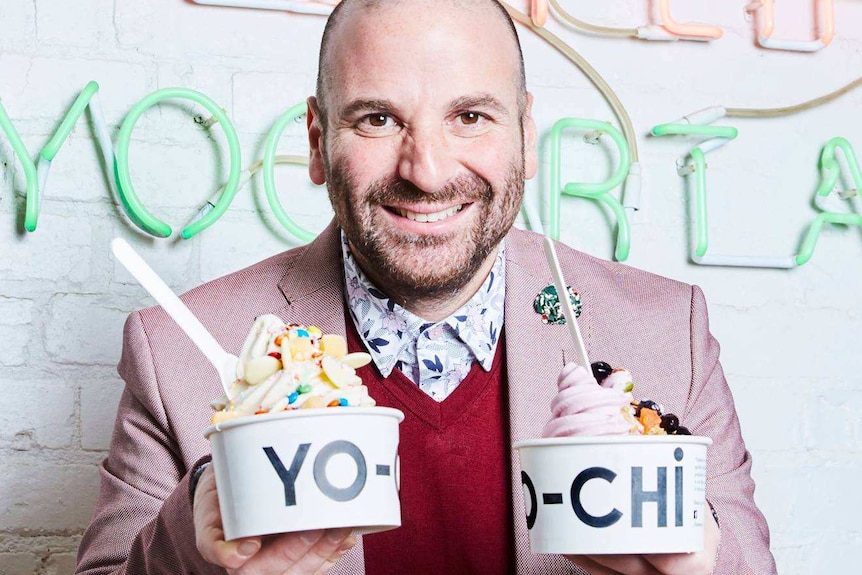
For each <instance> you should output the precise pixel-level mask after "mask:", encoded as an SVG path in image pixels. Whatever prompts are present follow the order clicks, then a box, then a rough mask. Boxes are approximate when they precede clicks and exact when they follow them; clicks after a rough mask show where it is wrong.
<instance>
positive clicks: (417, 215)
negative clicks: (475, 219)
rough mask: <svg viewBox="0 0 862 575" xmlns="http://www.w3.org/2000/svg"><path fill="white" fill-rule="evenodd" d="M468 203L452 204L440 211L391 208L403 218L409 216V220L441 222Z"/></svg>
mask: <svg viewBox="0 0 862 575" xmlns="http://www.w3.org/2000/svg"><path fill="white" fill-rule="evenodd" d="M467 205H468V204H459V205H457V206H452V207H450V208H446V209H445V210H440V211H439V212H413V211H410V210H407V209H404V208H396V207H391V208H389V209H390V210H391V211H392V212H394V213H396V214H398V215H399V216H401V217H402V218H407V219H408V220H412V221H414V222H428V223H431V222H439V221H441V220H445V219H447V218H451V217H452V216H454V215H455V214H457V213H458V212H460V211H461V210H463V209H464V207H465V206H467Z"/></svg>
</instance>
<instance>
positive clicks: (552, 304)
mask: <svg viewBox="0 0 862 575" xmlns="http://www.w3.org/2000/svg"><path fill="white" fill-rule="evenodd" d="M566 291H568V292H569V301H570V302H572V308H573V309H574V310H575V317H580V315H581V296H580V294H578V292H576V291H575V290H573V289H572V286H566ZM533 309H534V310H536V313H537V314H539V315H541V316H542V322H544V323H548V324H555V325H565V323H566V318H565V316H564V315H563V311H562V310H561V309H560V298H559V297H557V288H555V287H554V286H552V285H550V286H548V287H546V288H545V289H543V290H542V291H540V292H539V295H537V296H536V299H534V300H533Z"/></svg>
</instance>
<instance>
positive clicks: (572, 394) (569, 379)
mask: <svg viewBox="0 0 862 575" xmlns="http://www.w3.org/2000/svg"><path fill="white" fill-rule="evenodd" d="M626 374H628V372H626ZM608 379H610V378H608ZM608 379H606V380H605V381H603V382H602V385H599V384H598V383H597V382H596V379H595V377H593V375H592V374H591V373H589V372H588V371H587V370H586V369H585V368H584V367H583V366H580V365H578V364H576V363H569V364H566V366H565V367H564V368H563V371H562V372H561V373H560V376H559V377H558V378H557V387H558V389H559V391H558V393H557V395H556V397H554V399H553V401H551V413H552V415H553V417H552V418H551V420H550V421H549V422H548V423H547V424H546V425H545V429H544V430H543V431H542V437H568V436H572V435H629V434H638V433H641V432H642V430H643V427H642V426H641V424H640V423H638V421H637V420H636V419H635V418H634V416H633V415H632V400H633V398H632V394H631V393H630V391H631V388H630V387H629V386H627V385H619V383H620V382H618V381H615V380H612V381H608ZM615 379H617V378H615ZM628 379H629V380H630V379H631V376H630V375H629V376H628ZM614 384H617V385H614Z"/></svg>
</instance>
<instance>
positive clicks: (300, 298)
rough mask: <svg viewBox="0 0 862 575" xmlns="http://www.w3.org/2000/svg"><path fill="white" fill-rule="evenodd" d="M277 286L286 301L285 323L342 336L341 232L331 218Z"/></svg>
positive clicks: (342, 271)
mask: <svg viewBox="0 0 862 575" xmlns="http://www.w3.org/2000/svg"><path fill="white" fill-rule="evenodd" d="M278 287H279V289H280V290H281V291H282V293H283V294H284V297H285V298H287V302H288V303H287V307H286V308H285V309H284V311H283V316H284V317H282V319H284V320H285V321H286V322H288V323H302V324H312V325H316V326H318V327H319V328H320V329H321V330H322V331H323V333H333V334H340V335H342V336H346V330H345V325H344V269H343V267H342V263H341V232H340V231H339V228H338V226H337V225H336V224H335V220H333V221H332V222H330V224H329V225H328V226H327V227H326V229H324V230H323V231H322V232H321V233H320V235H319V236H317V239H315V240H314V241H313V242H311V243H310V244H308V246H307V247H306V250H305V252H304V253H303V254H302V255H301V256H299V258H297V260H296V262H295V263H294V265H293V266H291V268H290V269H289V270H288V272H287V273H286V274H285V275H284V277H282V279H281V281H280V282H279V283H278Z"/></svg>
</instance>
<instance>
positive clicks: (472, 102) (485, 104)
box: [449, 94, 509, 115]
mask: <svg viewBox="0 0 862 575" xmlns="http://www.w3.org/2000/svg"><path fill="white" fill-rule="evenodd" d="M449 108H450V109H451V110H470V109H473V108H485V109H491V110H493V111H495V112H497V113H498V114H501V115H508V113H509V111H508V109H507V108H506V106H504V105H503V103H502V102H501V101H500V100H498V99H497V98H495V97H494V96H492V95H491V94H474V95H470V96H461V97H460V98H456V99H454V100H452V102H451V103H450V104H449Z"/></svg>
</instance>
